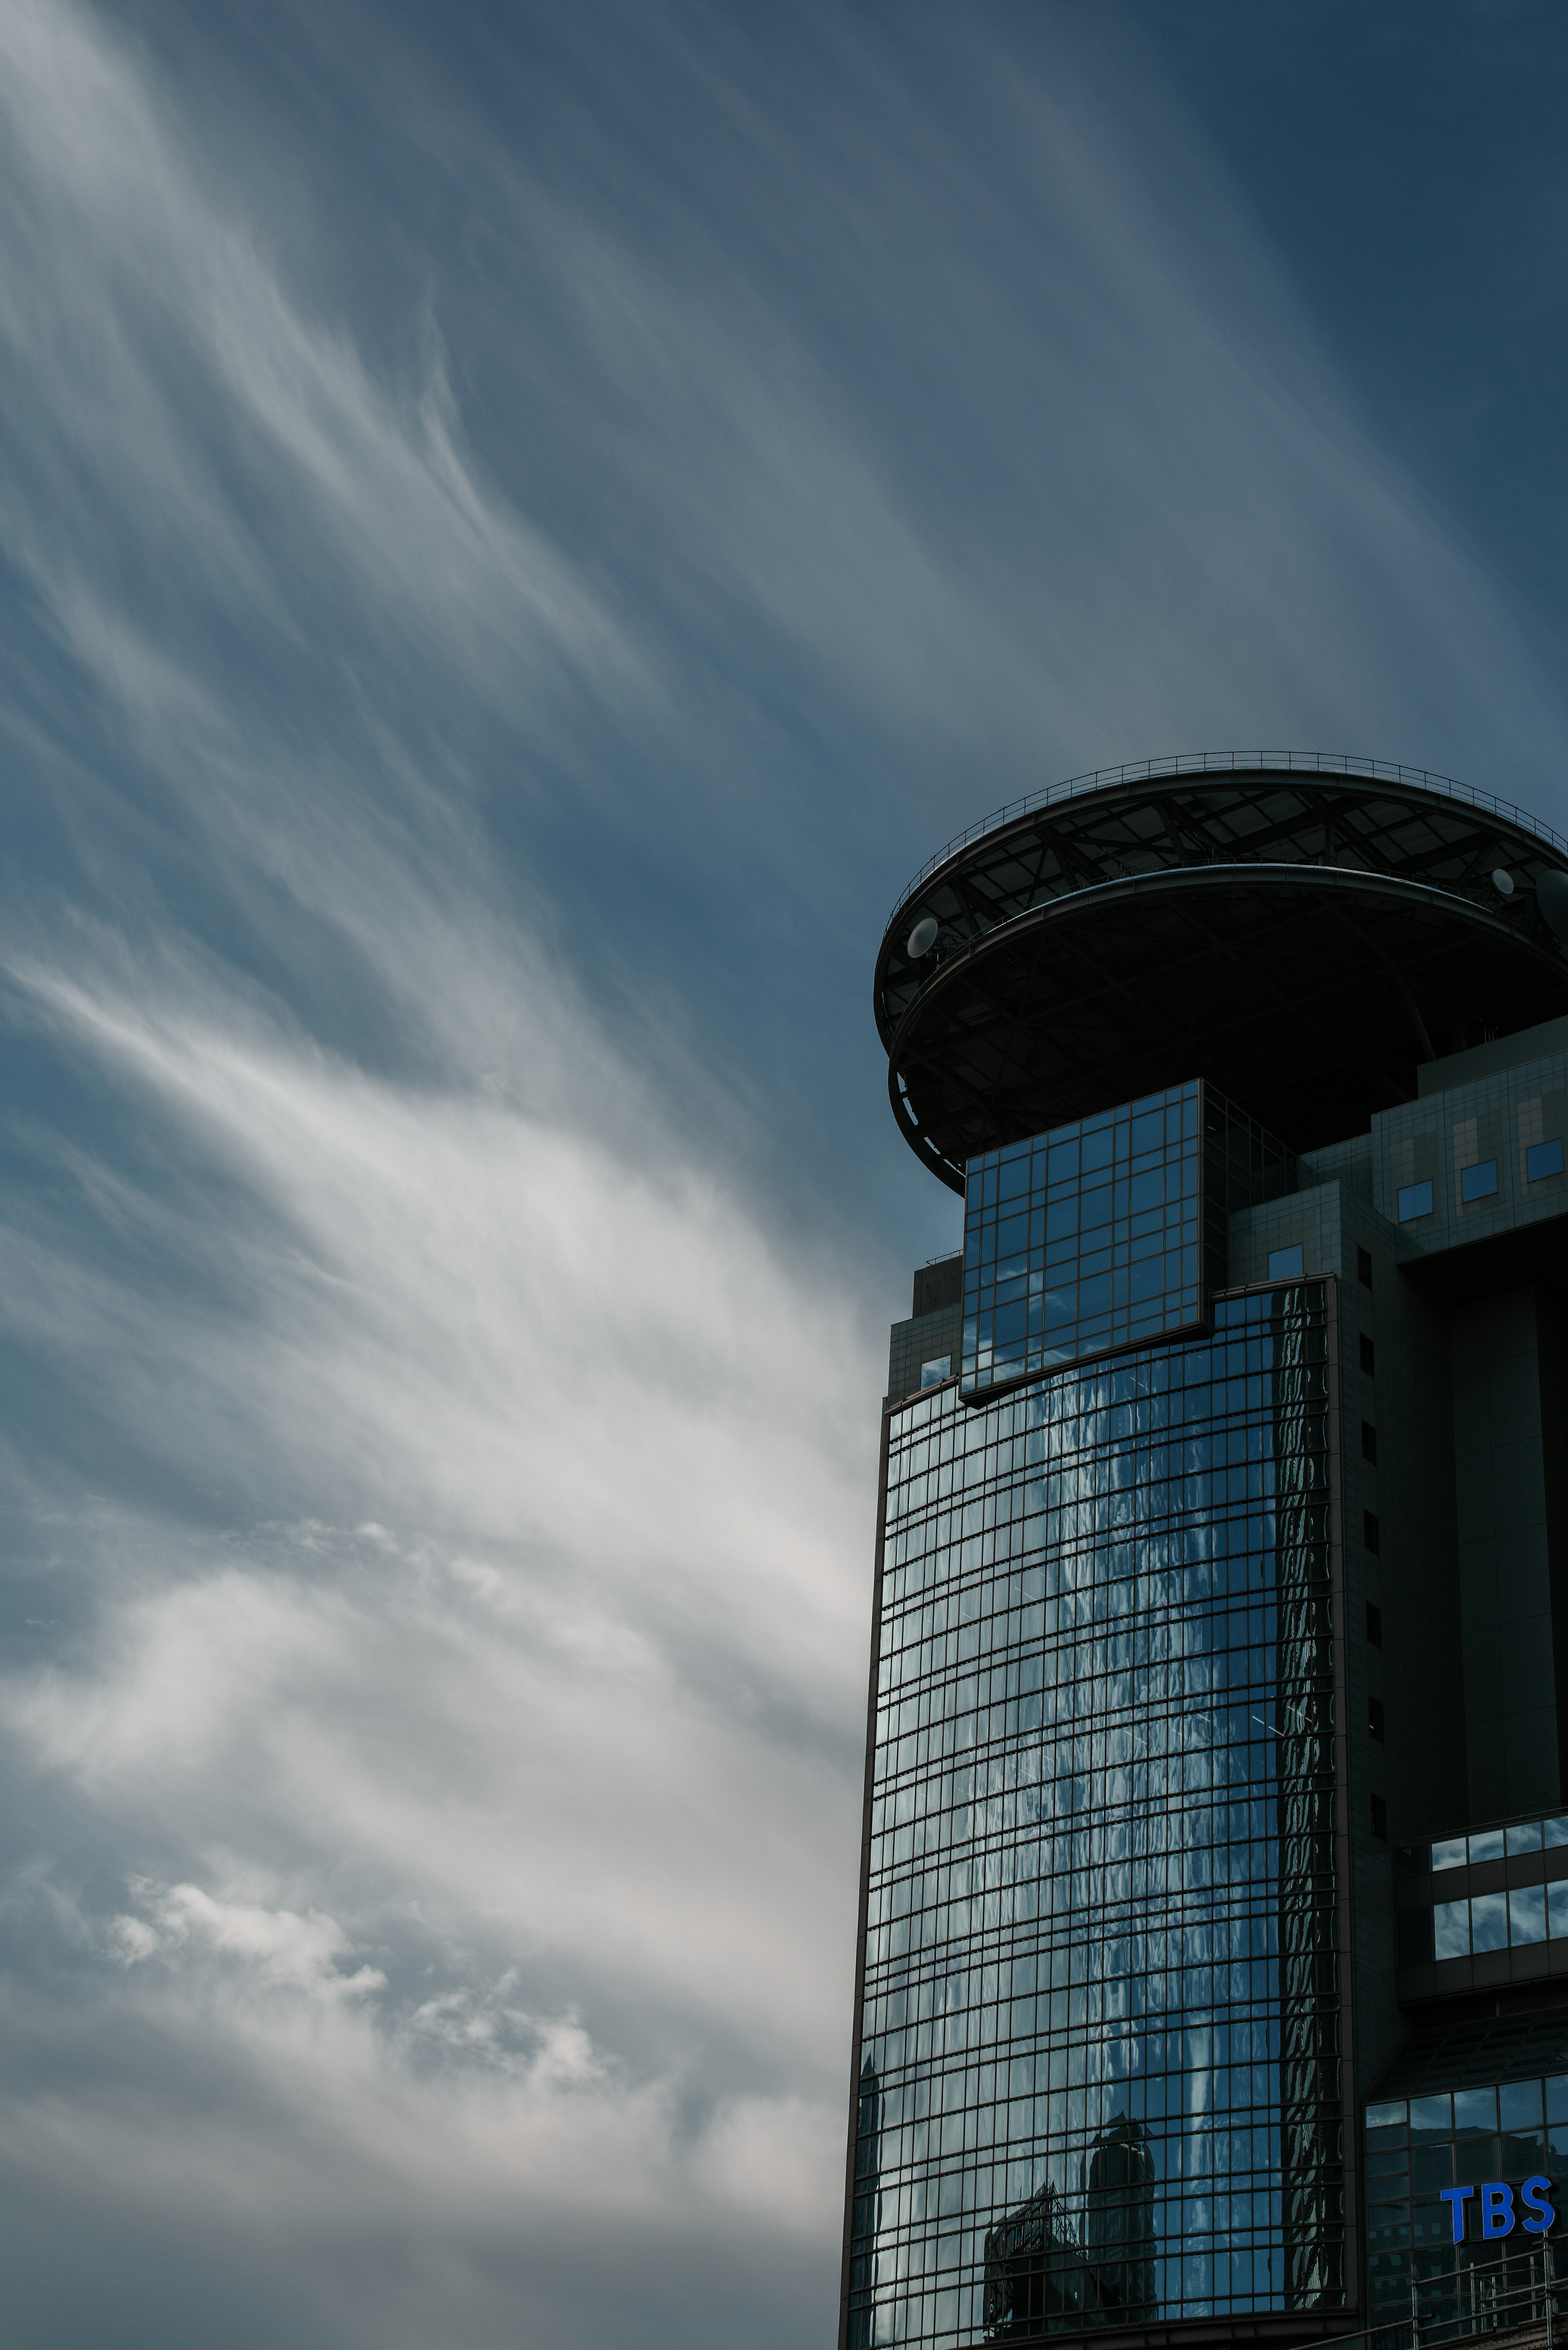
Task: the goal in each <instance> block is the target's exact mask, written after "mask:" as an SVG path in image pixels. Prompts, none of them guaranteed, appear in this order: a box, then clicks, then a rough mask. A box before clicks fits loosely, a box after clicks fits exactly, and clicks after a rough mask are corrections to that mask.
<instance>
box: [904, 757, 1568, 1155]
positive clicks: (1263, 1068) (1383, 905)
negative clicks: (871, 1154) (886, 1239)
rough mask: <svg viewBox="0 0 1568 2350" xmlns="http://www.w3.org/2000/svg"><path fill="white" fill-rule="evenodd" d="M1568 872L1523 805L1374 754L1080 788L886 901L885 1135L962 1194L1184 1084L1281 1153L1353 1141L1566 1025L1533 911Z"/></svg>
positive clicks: (1156, 768)
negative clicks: (1449, 1070)
mask: <svg viewBox="0 0 1568 2350" xmlns="http://www.w3.org/2000/svg"><path fill="white" fill-rule="evenodd" d="M1565 870H1568V844H1564V843H1563V842H1561V841H1560V840H1559V839H1558V837H1557V836H1556V835H1555V834H1554V833H1552V832H1551V831H1549V830H1548V829H1547V828H1546V827H1542V826H1539V825H1537V824H1535V823H1534V822H1533V821H1532V819H1531V818H1529V817H1528V816H1524V815H1522V814H1521V812H1520V811H1519V810H1518V809H1515V808H1511V807H1509V806H1506V805H1505V804H1504V803H1502V802H1501V801H1494V800H1491V799H1490V798H1488V797H1486V796H1485V795H1481V794H1479V793H1470V794H1467V793H1466V792H1465V791H1464V790H1463V788H1462V787H1461V786H1459V785H1454V784H1452V783H1451V782H1449V780H1448V779H1447V778H1442V777H1434V776H1429V775H1423V774H1422V773H1421V772H1420V771H1418V770H1414V769H1407V768H1390V767H1385V766H1382V765H1380V764H1377V763H1375V762H1371V761H1368V762H1364V763H1360V764H1357V763H1355V762H1353V761H1346V760H1342V759H1333V760H1330V759H1305V758H1302V757H1300V756H1297V755H1293V754H1266V753H1258V754H1246V756H1245V757H1238V756H1233V755H1226V756H1224V757H1222V758H1206V759H1204V760H1202V761H1195V760H1182V761H1172V762H1170V763H1169V764H1168V765H1166V766H1160V765H1158V764H1153V765H1149V766H1146V767H1140V768H1137V769H1126V768H1118V769H1116V770H1114V771H1112V772H1111V774H1110V775H1109V776H1106V775H1094V776H1089V777H1085V778H1082V779H1079V780H1078V781H1075V783H1074V784H1073V785H1068V786H1064V787H1061V788H1059V789H1058V790H1056V791H1054V792H1052V793H1049V794H1046V795H1043V796H1042V798H1041V799H1040V800H1039V801H1038V802H1033V803H1026V804H1023V806H1022V807H1021V809H1020V810H1019V811H1017V812H1014V811H1009V810H1003V811H1002V812H1001V813H1000V815H999V816H998V818H997V819H995V820H994V821H992V822H989V823H988V824H987V825H986V826H983V827H979V828H978V829H977V831H976V832H975V833H973V834H972V835H971V836H968V837H965V838H964V839H963V840H962V841H961V842H960V843H959V844H957V845H956V846H954V847H950V849H949V850H947V851H945V852H943V854H942V856H941V857H940V858H939V859H938V860H937V861H936V862H935V863H934V864H933V865H932V866H931V867H930V868H928V870H927V871H926V872H925V873H924V874H922V875H921V876H920V877H919V879H918V880H917V881H916V882H915V883H914V884H912V885H911V887H910V889H909V890H908V891H906V893H905V895H904V897H903V898H902V899H900V900H899V903H898V908H897V909H896V910H895V912H894V915H893V918H892V920H890V922H889V924H888V931H887V933H886V935H885V937H884V939H883V941H882V948H881V951H880V954H879V955H878V958H877V972H876V980H875V1000H876V1011H877V1024H878V1028H879V1030H880V1032H881V1035H882V1040H883V1044H884V1045H885V1046H886V1048H887V1051H888V1089H889V1093H890V1096H891V1098H892V1103H893V1108H894V1114H895V1116H896V1117H897V1118H898V1123H899V1127H900V1130H901V1131H902V1132H903V1134H904V1136H905V1139H907V1140H908V1142H909V1145H910V1148H911V1149H913V1150H914V1151H915V1152H916V1154H917V1156H919V1158H920V1159H922V1161H923V1162H924V1163H925V1164H926V1165H927V1166H929V1168H930V1169H931V1170H932V1172H933V1173H935V1174H937V1175H938V1176H940V1178H941V1180H943V1181H944V1182H946V1183H948V1184H950V1186H951V1187H952V1188H953V1189H954V1190H956V1191H961V1190H962V1188H963V1180H964V1173H963V1170H964V1165H965V1162H966V1161H967V1160H968V1159H971V1157H973V1156H975V1155H976V1154H977V1153H979V1152H981V1151H983V1150H989V1149H996V1148H998V1147H999V1146H1002V1145H1005V1144H1007V1143H1010V1142H1013V1141H1016V1140H1019V1139H1022V1138H1023V1137H1024V1136H1026V1135H1031V1134H1038V1133H1042V1132H1044V1131H1045V1130H1046V1129H1047V1128H1052V1127H1054V1126H1058V1125H1061V1124H1064V1122H1066V1121H1067V1120H1069V1119H1072V1118H1079V1117H1084V1116H1086V1115H1091V1114H1093V1113H1094V1112H1096V1111H1097V1110H1100V1109H1104V1108H1106V1107H1108V1106H1109V1105H1111V1104H1114V1103H1117V1102H1128V1101H1132V1100H1136V1099H1137V1098H1138V1097H1142V1096H1144V1095H1147V1094H1150V1093H1153V1092H1156V1091H1158V1090H1160V1089H1161V1088H1163V1087H1166V1086H1168V1085H1169V1084H1171V1083H1174V1082H1178V1081H1179V1080H1181V1079H1185V1078H1188V1077H1191V1076H1203V1077H1205V1078H1207V1079H1208V1080H1209V1081H1210V1083H1211V1084H1213V1085H1215V1086H1216V1087H1219V1088H1220V1090H1221V1091H1222V1092H1224V1093H1226V1094H1228V1095H1229V1096H1230V1097H1231V1098H1232V1099H1235V1100H1237V1101H1240V1102H1241V1103H1243V1104H1244V1105H1245V1107H1247V1108H1248V1109H1249V1110H1250V1111H1251V1114H1252V1115H1253V1116H1254V1117H1256V1118H1260V1119H1262V1121H1263V1123H1264V1124H1265V1125H1267V1126H1269V1127H1270V1128H1272V1129H1273V1130H1274V1131H1275V1132H1276V1133H1278V1134H1279V1135H1281V1136H1282V1138H1283V1139H1284V1140H1285V1141H1286V1142H1287V1143H1289V1144H1290V1145H1291V1146H1292V1147H1293V1149H1297V1150H1304V1149H1313V1148H1314V1147H1317V1146H1319V1145H1322V1144H1324V1143H1327V1142H1331V1141H1335V1140H1338V1139H1342V1138H1343V1137H1345V1136H1347V1135H1351V1134H1355V1133H1359V1132H1361V1131H1363V1130H1364V1129H1365V1128H1366V1125H1367V1122H1368V1120H1369V1118H1370V1117H1371V1115H1372V1113H1373V1112H1374V1111H1375V1110H1379V1109H1386V1108H1389V1107H1392V1106H1394V1105H1395V1104H1397V1103H1399V1102H1403V1101H1408V1100H1411V1099H1414V1098H1415V1097H1416V1096H1417V1084H1418V1079H1417V1071H1418V1068H1419V1067H1420V1066H1421V1065H1422V1064H1425V1063H1431V1062H1434V1061H1436V1060H1437V1059H1438V1058H1439V1056H1448V1055H1453V1054H1458V1053H1464V1052H1467V1051H1469V1050H1472V1049H1474V1048H1475V1047H1477V1046H1480V1045H1483V1044H1484V1043H1485V1042H1486V1040H1487V1039H1489V1038H1490V1037H1497V1036H1506V1035H1509V1034H1510V1033H1511V1032H1512V1031H1515V1030H1518V1029H1521V1028H1526V1027H1531V1026H1534V1025H1537V1024H1540V1023H1542V1022H1543V1021H1548V1020H1553V1019H1557V1018H1561V1017H1564V1016H1568V955H1565V953H1564V950H1563V945H1562V943H1561V941H1560V940H1559V938H1558V937H1557V935H1556V934H1555V932H1554V931H1553V930H1552V927H1551V925H1550V924H1549V923H1548V921H1547V920H1546V919H1545V916H1544V915H1543V913H1542V910H1541V909H1540V907H1539V905H1538V904H1537V901H1536V885H1537V883H1538V881H1539V880H1540V879H1541V877H1542V874H1543V873H1545V872H1548V871H1555V872H1559V873H1561V872H1563V871H1565ZM1450 1082H1451V1080H1450Z"/></svg>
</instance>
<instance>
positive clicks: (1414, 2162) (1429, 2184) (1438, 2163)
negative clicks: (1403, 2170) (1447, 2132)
mask: <svg viewBox="0 0 1568 2350" xmlns="http://www.w3.org/2000/svg"><path fill="white" fill-rule="evenodd" d="M1453 2183H1454V2149H1453V2147H1452V2146H1451V2145H1450V2144H1449V2143H1448V2141H1447V2140H1445V2141H1444V2142H1443V2144H1441V2145H1440V2146H1417V2147H1414V2148H1413V2149H1412V2150H1411V2155H1410V2185H1411V2189H1412V2190H1413V2191H1414V2192H1415V2193H1416V2194H1417V2195H1434V2194H1436V2193H1437V2192H1438V2189H1440V2188H1444V2187H1451V2186H1452V2185H1453Z"/></svg>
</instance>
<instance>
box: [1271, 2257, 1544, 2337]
mask: <svg viewBox="0 0 1568 2350" xmlns="http://www.w3.org/2000/svg"><path fill="white" fill-rule="evenodd" d="M1521 2270H1522V2271H1523V2272H1524V2273H1523V2275H1522V2276H1521V2274H1520V2272H1521ZM1528 2329H1534V2330H1535V2331H1536V2332H1538V2333H1539V2334H1540V2335H1541V2339H1542V2343H1543V2344H1544V2345H1545V2350H1556V2345H1557V2343H1558V2341H1559V2340H1561V2341H1562V2342H1563V2350H1568V2263H1563V2262H1559V2261H1558V2259H1557V2257H1556V2250H1555V2247H1554V2246H1551V2245H1542V2247H1541V2248H1540V2249H1539V2250H1538V2251H1531V2252H1526V2253H1524V2254H1523V2255H1522V2257H1521V2255H1519V2254H1517V2253H1516V2254H1514V2255H1513V2256H1512V2257H1511V2258H1510V2257H1509V2256H1508V2255H1506V2254H1504V2255H1503V2256H1501V2258H1499V2259H1496V2260H1490V2261H1486V2262H1476V2263H1475V2264H1474V2265H1473V2266H1471V2267H1468V2268H1463V2269H1459V2270H1458V2271H1456V2272H1453V2273H1452V2274H1451V2275H1449V2276H1446V2277H1413V2278H1412V2279H1411V2280H1410V2314H1409V2316H1408V2317H1403V2318H1391V2319H1388V2320H1386V2322H1385V2323H1384V2324H1381V2325H1368V2326H1366V2327H1365V2328H1364V2329H1363V2330H1362V2332H1361V2333H1359V2334H1327V2335H1324V2336H1321V2337H1319V2338H1318V2339H1317V2340H1315V2341H1314V2343H1313V2344H1312V2345H1311V2350H1352V2345H1355V2344H1356V2343H1365V2344H1366V2345H1367V2350H1439V2345H1444V2344H1448V2343H1456V2342H1468V2341H1469V2340H1471V2339H1472V2337H1474V2336H1475V2335H1477V2334H1522V2333H1524V2332H1526V2331H1527V2330H1528Z"/></svg>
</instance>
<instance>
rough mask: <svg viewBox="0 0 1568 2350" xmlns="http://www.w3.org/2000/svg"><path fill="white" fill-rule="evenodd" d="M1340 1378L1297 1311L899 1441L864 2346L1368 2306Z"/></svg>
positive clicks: (886, 1655) (1313, 1306) (1269, 1301)
mask: <svg viewBox="0 0 1568 2350" xmlns="http://www.w3.org/2000/svg"><path fill="white" fill-rule="evenodd" d="M1324 1363H1325V1322H1324V1305H1323V1292H1322V1289H1321V1286H1318V1285H1309V1286H1307V1287H1305V1288H1302V1287H1296V1288H1292V1289H1285V1290H1280V1291H1275V1292H1273V1293H1272V1294H1270V1293H1264V1294H1261V1295H1254V1296H1251V1297H1249V1298H1238V1299H1233V1300H1222V1301H1220V1303H1219V1305H1218V1306H1217V1309H1216V1329H1215V1333H1214V1336H1213V1338H1212V1340H1204V1341H1199V1342H1189V1343H1188V1344H1185V1345H1182V1346H1179V1347H1160V1348H1158V1349H1150V1350H1148V1351H1147V1352H1143V1353H1139V1354H1136V1355H1128V1356H1124V1357H1120V1358H1118V1359H1117V1360H1116V1361H1114V1362H1108V1363H1102V1364H1099V1365H1097V1366H1095V1367H1093V1368H1085V1369H1082V1370H1076V1371H1073V1372H1068V1373H1064V1374H1062V1375H1059V1376H1058V1377H1057V1378H1054V1379H1053V1380H1051V1381H1049V1382H1043V1383H1041V1384H1038V1385H1036V1386H1033V1387H1032V1388H1028V1389H1026V1390H1024V1391H1023V1392H1020V1393H1015V1394H1012V1395H1010V1396H1008V1397H1005V1398H998V1399H993V1400H992V1402H990V1403H989V1404H986V1405H984V1406H982V1407H981V1408H980V1409H966V1408H965V1407H964V1406H963V1405H962V1404H961V1403H960V1401H959V1400H958V1398H957V1396H956V1394H955V1392H954V1391H953V1390H952V1389H951V1388H949V1389H946V1390H943V1391H941V1392H940V1394H937V1395H934V1396H932V1397H931V1398H929V1399H927V1400H926V1401H925V1402H923V1403H921V1404H919V1405H915V1406H911V1407H909V1408H907V1409H905V1410H904V1411H902V1412H899V1413H896V1414H894V1415H893V1417H892V1419H891V1420H890V1422H889V1431H890V1453H889V1462H888V1518H887V1530H886V1541H885V1547H884V1555H883V1589H882V1610H881V1635H880V1644H879V1652H878V1678H877V1690H878V1699H877V1731H876V1749H875V1763H874V1780H873V1819H872V1840H871V1850H870V1881H869V1887H868V1916H867V1947H866V1962H865V1967H866V1971H865V1992H864V2027H863V2044H862V2051H861V2055H862V2073H861V2096H860V2105H859V2124H858V2131H859V2135H858V2140H857V2190H856V2197H855V2209H854V2221H853V2229H852V2236H853V2241H852V2248H851V2326H850V2340H851V2342H852V2343H853V2344H855V2345H872V2344H877V2345H881V2344H886V2343H900V2344H911V2345H912V2344H920V2345H949V2344H956V2343H958V2342H961V2341H968V2340H971V2339H973V2338H975V2337H977V2336H979V2335H980V2334H982V2333H986V2334H989V2335H990V2336H992V2337H1001V2336H1003V2335H1005V2334H1007V2333H1008V2332H1009V2331H1010V2330H1022V2329H1023V2327H1025V2326H1028V2325H1031V2324H1033V2322H1034V2321H1035V2320H1036V2319H1038V2320H1040V2321H1041V2322H1043V2323H1053V2324H1054V2326H1055V2327H1057V2328H1060V2327H1067V2328H1070V2329H1075V2328H1077V2327H1080V2326H1083V2325H1094V2324H1128V2323H1137V2322H1141V2321H1143V2320H1146V2319H1148V2320H1152V2319H1153V2318H1154V2317H1156V2316H1157V2315H1158V2317H1160V2318H1165V2319H1175V2318H1185V2317H1194V2316H1207V2315H1212V2314H1246V2313H1251V2312H1254V2311H1259V2310H1271V2309H1275V2310H1277V2309H1284V2308H1288V2307H1292V2306H1301V2305H1303V2304H1304V2303H1306V2302H1308V2301H1309V2300H1310V2301H1312V2302H1314V2303H1315V2305H1318V2306H1333V2305H1334V2304H1335V2303H1337V2302H1338V2301H1339V2300H1340V2299H1342V2297H1343V2295H1342V2290H1341V2278H1342V2272H1343V2213H1342V2210H1341V2201H1340V2179H1339V2168H1338V2164H1339V2121H1338V2106H1337V2097H1338V2086H1337V2064H1336V2059H1335V2057H1334V2051H1333V2048H1332V2045H1331V2044H1330V2041H1329V2038H1328V2037H1325V2036H1324V2035H1329V2034H1331V2033H1332V2023H1331V2022H1330V2021H1328V2020H1327V2017H1326V2012H1325V2009H1324V2002H1323V1998H1322V1992H1323V1986H1324V1970H1325V1968H1326V1969H1327V1970H1328V1974H1329V1976H1330V1977H1332V1972H1333V1969H1334V1939H1333V1938H1334V1873H1333V1846H1332V1837H1331V1835H1330V1832H1329V1822H1330V1813H1331V1806H1332V1760H1331V1738H1330V1732H1331V1712H1332V1680H1331V1673H1330V1652H1329V1638H1328V1590H1327V1576H1328V1551H1327V1498H1328V1486H1327V1479H1328V1465H1327V1451H1326V1430H1325V1420H1324V1407H1325V1401H1326V1372H1325V1367H1324ZM1328 2005H1329V2006H1332V2002H1328ZM1283 2044H1288V2046H1289V2047H1290V2048H1291V2049H1292V2050H1293V2051H1294V2052H1295V2054H1294V2058H1293V2062H1292V2060H1290V2059H1287V2058H1285V2057H1283V2056H1282V2045H1283ZM1303 2052H1304V2053H1303Z"/></svg>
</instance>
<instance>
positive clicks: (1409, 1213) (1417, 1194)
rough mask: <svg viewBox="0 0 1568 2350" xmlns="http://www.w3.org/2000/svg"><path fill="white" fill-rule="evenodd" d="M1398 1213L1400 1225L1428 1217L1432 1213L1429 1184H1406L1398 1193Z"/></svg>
mask: <svg viewBox="0 0 1568 2350" xmlns="http://www.w3.org/2000/svg"><path fill="white" fill-rule="evenodd" d="M1398 1212H1399V1222H1401V1223H1402V1224H1408V1223H1412V1222H1414V1221H1415V1219H1416V1218H1417V1216H1429V1215H1430V1214H1431V1212H1432V1187H1431V1185H1430V1183H1407V1184H1406V1186H1405V1188H1404V1190H1403V1191H1401V1192H1400V1193H1399V1198H1398Z"/></svg>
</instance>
